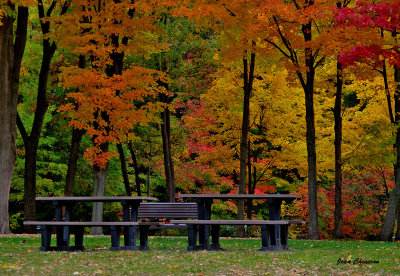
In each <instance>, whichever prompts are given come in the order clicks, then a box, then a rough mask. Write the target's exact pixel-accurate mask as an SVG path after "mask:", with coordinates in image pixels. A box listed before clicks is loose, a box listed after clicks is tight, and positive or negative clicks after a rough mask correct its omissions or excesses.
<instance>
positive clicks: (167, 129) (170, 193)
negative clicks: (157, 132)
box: [161, 95, 175, 202]
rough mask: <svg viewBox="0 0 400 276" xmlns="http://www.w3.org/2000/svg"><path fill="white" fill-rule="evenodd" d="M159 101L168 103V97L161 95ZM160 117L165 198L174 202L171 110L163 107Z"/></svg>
mask: <svg viewBox="0 0 400 276" xmlns="http://www.w3.org/2000/svg"><path fill="white" fill-rule="evenodd" d="M161 101H162V102H164V103H168V97H167V96H166V95H161ZM161 119H162V124H161V137H162V142H163V153H164V170H165V178H166V182H167V183H166V184H167V200H168V201H169V202H175V173H174V164H173V162H172V157H171V156H172V152H171V112H170V110H169V109H168V108H165V109H164V111H163V112H162V113H161Z"/></svg>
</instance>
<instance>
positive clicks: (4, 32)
mask: <svg viewBox="0 0 400 276" xmlns="http://www.w3.org/2000/svg"><path fill="white" fill-rule="evenodd" d="M13 22H14V20H13V19H12V18H11V17H8V16H4V17H3V18H2V19H1V22H0V234H8V233H9V217H8V199H9V194H10V185H11V177H12V174H13V171H14V162H15V159H16V154H15V140H16V136H17V133H16V129H15V118H16V111H17V100H16V99H17V95H16V94H14V91H13V89H12V69H13Z"/></svg>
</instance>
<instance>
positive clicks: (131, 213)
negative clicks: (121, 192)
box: [121, 201, 140, 247]
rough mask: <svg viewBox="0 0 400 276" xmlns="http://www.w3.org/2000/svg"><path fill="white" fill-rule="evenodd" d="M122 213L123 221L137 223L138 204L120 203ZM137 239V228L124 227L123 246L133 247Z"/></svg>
mask: <svg viewBox="0 0 400 276" xmlns="http://www.w3.org/2000/svg"><path fill="white" fill-rule="evenodd" d="M121 204H122V211H123V219H124V221H137V213H138V208H139V204H140V203H138V202H129V201H122V202H121ZM136 238H137V227H136V226H128V227H124V244H125V246H129V247H131V246H132V247H135V246H136Z"/></svg>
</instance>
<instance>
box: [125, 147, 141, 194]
mask: <svg viewBox="0 0 400 276" xmlns="http://www.w3.org/2000/svg"><path fill="white" fill-rule="evenodd" d="M128 148H129V152H130V153H131V157H132V163H133V170H134V171H135V182H136V192H137V195H138V196H141V195H142V191H141V189H140V177H139V166H138V163H137V159H136V153H135V151H134V150H133V146H132V143H130V142H129V144H128Z"/></svg>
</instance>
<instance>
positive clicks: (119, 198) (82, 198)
mask: <svg viewBox="0 0 400 276" xmlns="http://www.w3.org/2000/svg"><path fill="white" fill-rule="evenodd" d="M36 200H40V201H70V202H76V201H78V202H79V201H81V202H118V201H129V200H132V201H140V200H154V201H157V200H158V199H157V198H155V197H151V196H63V197H36Z"/></svg>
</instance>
